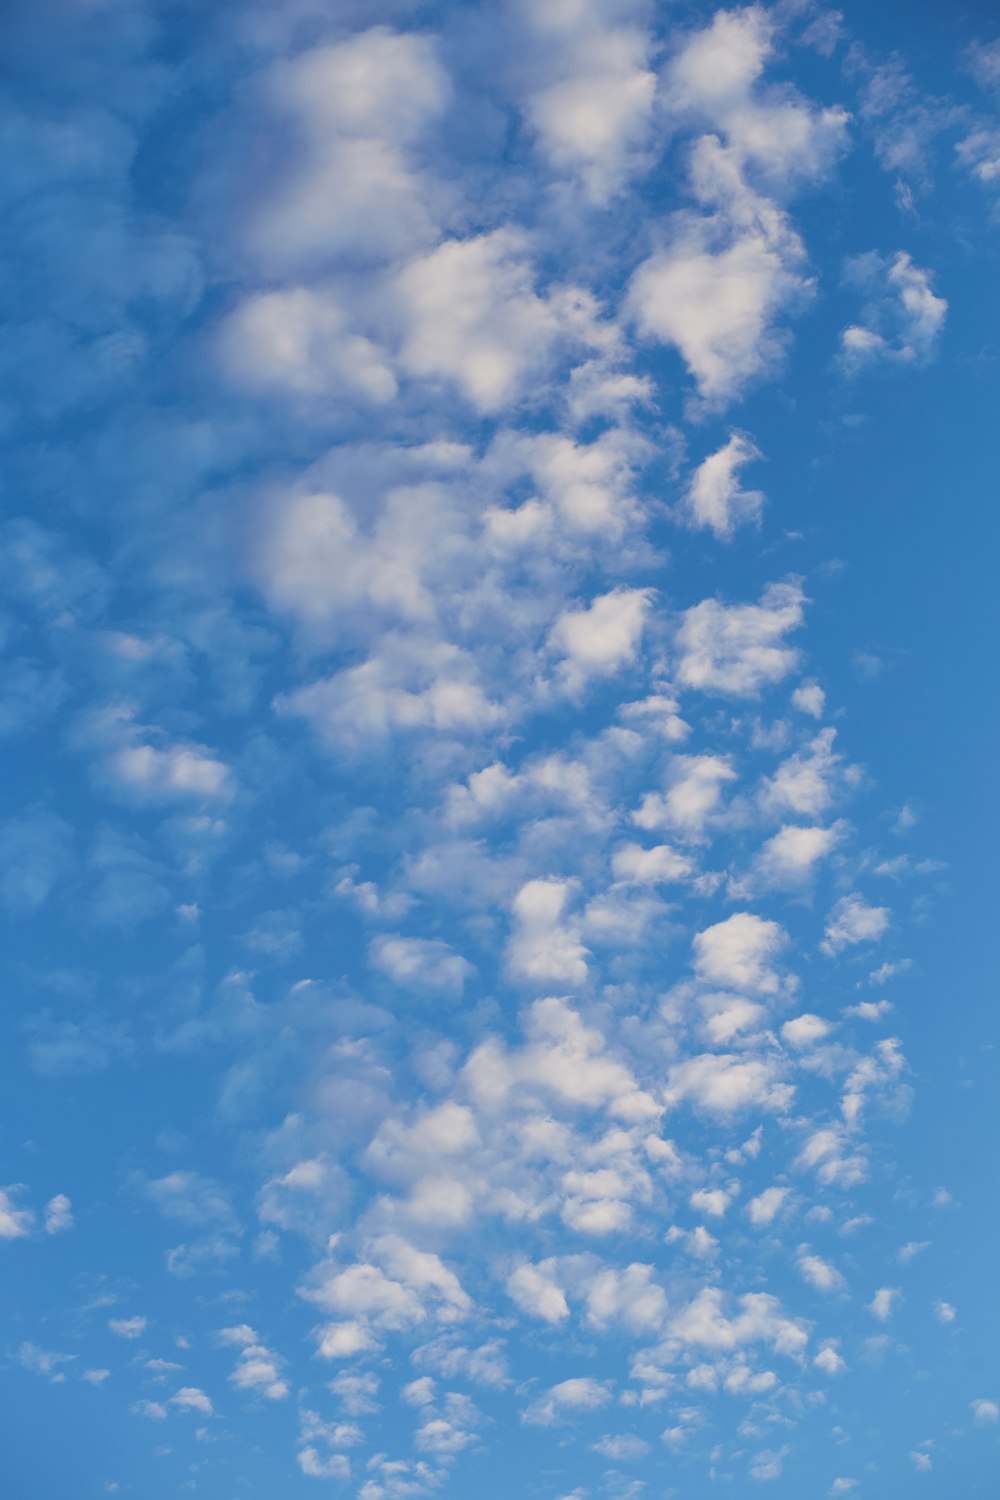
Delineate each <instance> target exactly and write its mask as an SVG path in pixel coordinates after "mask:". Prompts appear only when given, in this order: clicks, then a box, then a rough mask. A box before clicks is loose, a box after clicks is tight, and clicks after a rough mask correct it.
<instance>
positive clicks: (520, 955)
mask: <svg viewBox="0 0 1000 1500" xmlns="http://www.w3.org/2000/svg"><path fill="white" fill-rule="evenodd" d="M571 890H572V886H571V885H570V883H569V882H567V881H564V880H551V879H550V880H529V881H528V883H527V885H523V886H522V887H521V889H520V890H519V891H518V893H517V895H516V896H515V898H514V930H513V932H512V934H511V937H510V941H509V943H508V945H507V963H508V966H509V968H510V971H511V973H512V974H514V975H516V976H517V977H518V978H520V979H525V980H529V981H530V982H532V983H540V984H547V983H548V982H549V981H550V980H556V981H558V982H562V983H568V984H583V983H584V982H585V981H586V978H587V950H586V948H585V947H584V946H583V944H582V943H581V942H580V936H579V930H578V928H577V927H576V925H575V924H574V923H573V922H572V921H569V922H567V921H566V920H565V912H566V908H567V905H568V903H569V897H570V893H571Z"/></svg>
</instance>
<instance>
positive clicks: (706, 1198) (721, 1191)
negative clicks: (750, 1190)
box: [688, 1188, 731, 1219]
mask: <svg viewBox="0 0 1000 1500" xmlns="http://www.w3.org/2000/svg"><path fill="white" fill-rule="evenodd" d="M730 1198H731V1194H730V1193H729V1192H727V1191H726V1189H725V1188H697V1189H696V1190H695V1191H694V1192H693V1193H692V1194H691V1196H690V1198H689V1199H688V1202H689V1203H690V1205H691V1207H692V1208H693V1209H694V1211H695V1212H696V1213H700V1214H710V1215H711V1217H712V1218H713V1219H721V1218H722V1217H723V1215H724V1214H725V1212H726V1209H727V1208H728V1207H729V1202H730Z"/></svg>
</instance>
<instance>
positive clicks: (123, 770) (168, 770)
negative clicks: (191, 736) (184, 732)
mask: <svg viewBox="0 0 1000 1500" xmlns="http://www.w3.org/2000/svg"><path fill="white" fill-rule="evenodd" d="M129 718H130V715H128V714H127V713H123V714H120V715H116V716H115V722H114V723H112V722H111V721H110V720H109V721H108V728H109V730H110V731H111V736H112V737H113V739H119V740H121V739H124V740H125V741H126V743H124V744H121V745H120V746H119V748H117V749H113V750H112V753H111V755H110V757H109V761H108V770H109V772H110V774H111V776H112V778H113V779H114V780H115V781H116V782H118V783H119V784H120V785H121V786H122V787H123V788H125V789H127V790H130V791H133V792H135V793H137V794H139V795H141V796H145V797H150V798H153V799H160V798H166V799H170V798H174V797H193V798H207V799H209V800H220V799H222V800H224V799H226V798H228V797H230V796H231V795H232V791H233V785H232V772H231V771H230V769H229V767H228V766H227V765H226V764H225V763H224V762H223V761H221V760H219V759H218V758H217V757H216V756H214V755H213V754H212V752H211V751H210V750H209V749H207V747H206V746H204V745H195V744H164V743H159V744H157V743H151V742H150V741H149V740H148V739H146V740H144V736H145V735H149V734H152V733H154V731H150V730H147V729H143V728H142V727H141V726H139V725H135V726H131V725H130V724H129Z"/></svg>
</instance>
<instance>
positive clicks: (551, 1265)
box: [507, 1259, 569, 1324]
mask: <svg viewBox="0 0 1000 1500" xmlns="http://www.w3.org/2000/svg"><path fill="white" fill-rule="evenodd" d="M557 1275H558V1262H557V1261H556V1260H555V1259H550V1260H547V1261H542V1262H541V1264H539V1265H536V1266H533V1265H522V1266H518V1267H517V1269H516V1270H515V1271H512V1272H511V1274H510V1276H509V1277H508V1278H507V1293H508V1295H509V1296H510V1297H512V1298H513V1300H514V1301H515V1302H516V1303H517V1305H518V1307H519V1308H520V1309H521V1311H522V1312H526V1313H529V1314H530V1315H531V1316H532V1317H535V1318H541V1319H542V1320H543V1321H544V1322H546V1323H553V1324H556V1323H562V1322H563V1321H564V1320H565V1319H566V1318H568V1317H569V1303H568V1302H567V1301H566V1293H565V1291H564V1289H563V1288H562V1287H561V1286H560V1285H559V1282H558V1280H557Z"/></svg>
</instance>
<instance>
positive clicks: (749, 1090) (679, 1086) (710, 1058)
mask: <svg viewBox="0 0 1000 1500" xmlns="http://www.w3.org/2000/svg"><path fill="white" fill-rule="evenodd" d="M794 1093H795V1089H794V1087H793V1086H792V1085H791V1084H788V1083H786V1082H785V1081H784V1079H783V1077H782V1072H781V1068H780V1065H779V1063H778V1062H777V1061H776V1059H774V1058H772V1057H749V1058H748V1057H742V1056H740V1055H738V1054H735V1053H724V1052H723V1053H707V1052H706V1053H702V1055H701V1056H699V1057H692V1058H689V1059H688V1061H687V1062H682V1063H677V1064H675V1065H674V1066H673V1067H671V1069H670V1072H669V1074H668V1077H667V1090H666V1098H667V1101H668V1103H676V1102H677V1101H679V1100H685V1099H689V1100H691V1102H692V1103H693V1104H694V1105H695V1107H696V1108H698V1109H701V1110H704V1111H705V1112H706V1113H707V1114H713V1115H720V1116H722V1117H723V1118H725V1117H727V1116H728V1115H732V1114H736V1113H737V1112H739V1111H740V1110H745V1109H750V1108H751V1107H756V1108H758V1109H764V1110H768V1111H777V1112H780V1111H783V1110H786V1109H787V1108H788V1107H789V1105H790V1104H791V1101H792V1098H793V1096H794Z"/></svg>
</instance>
